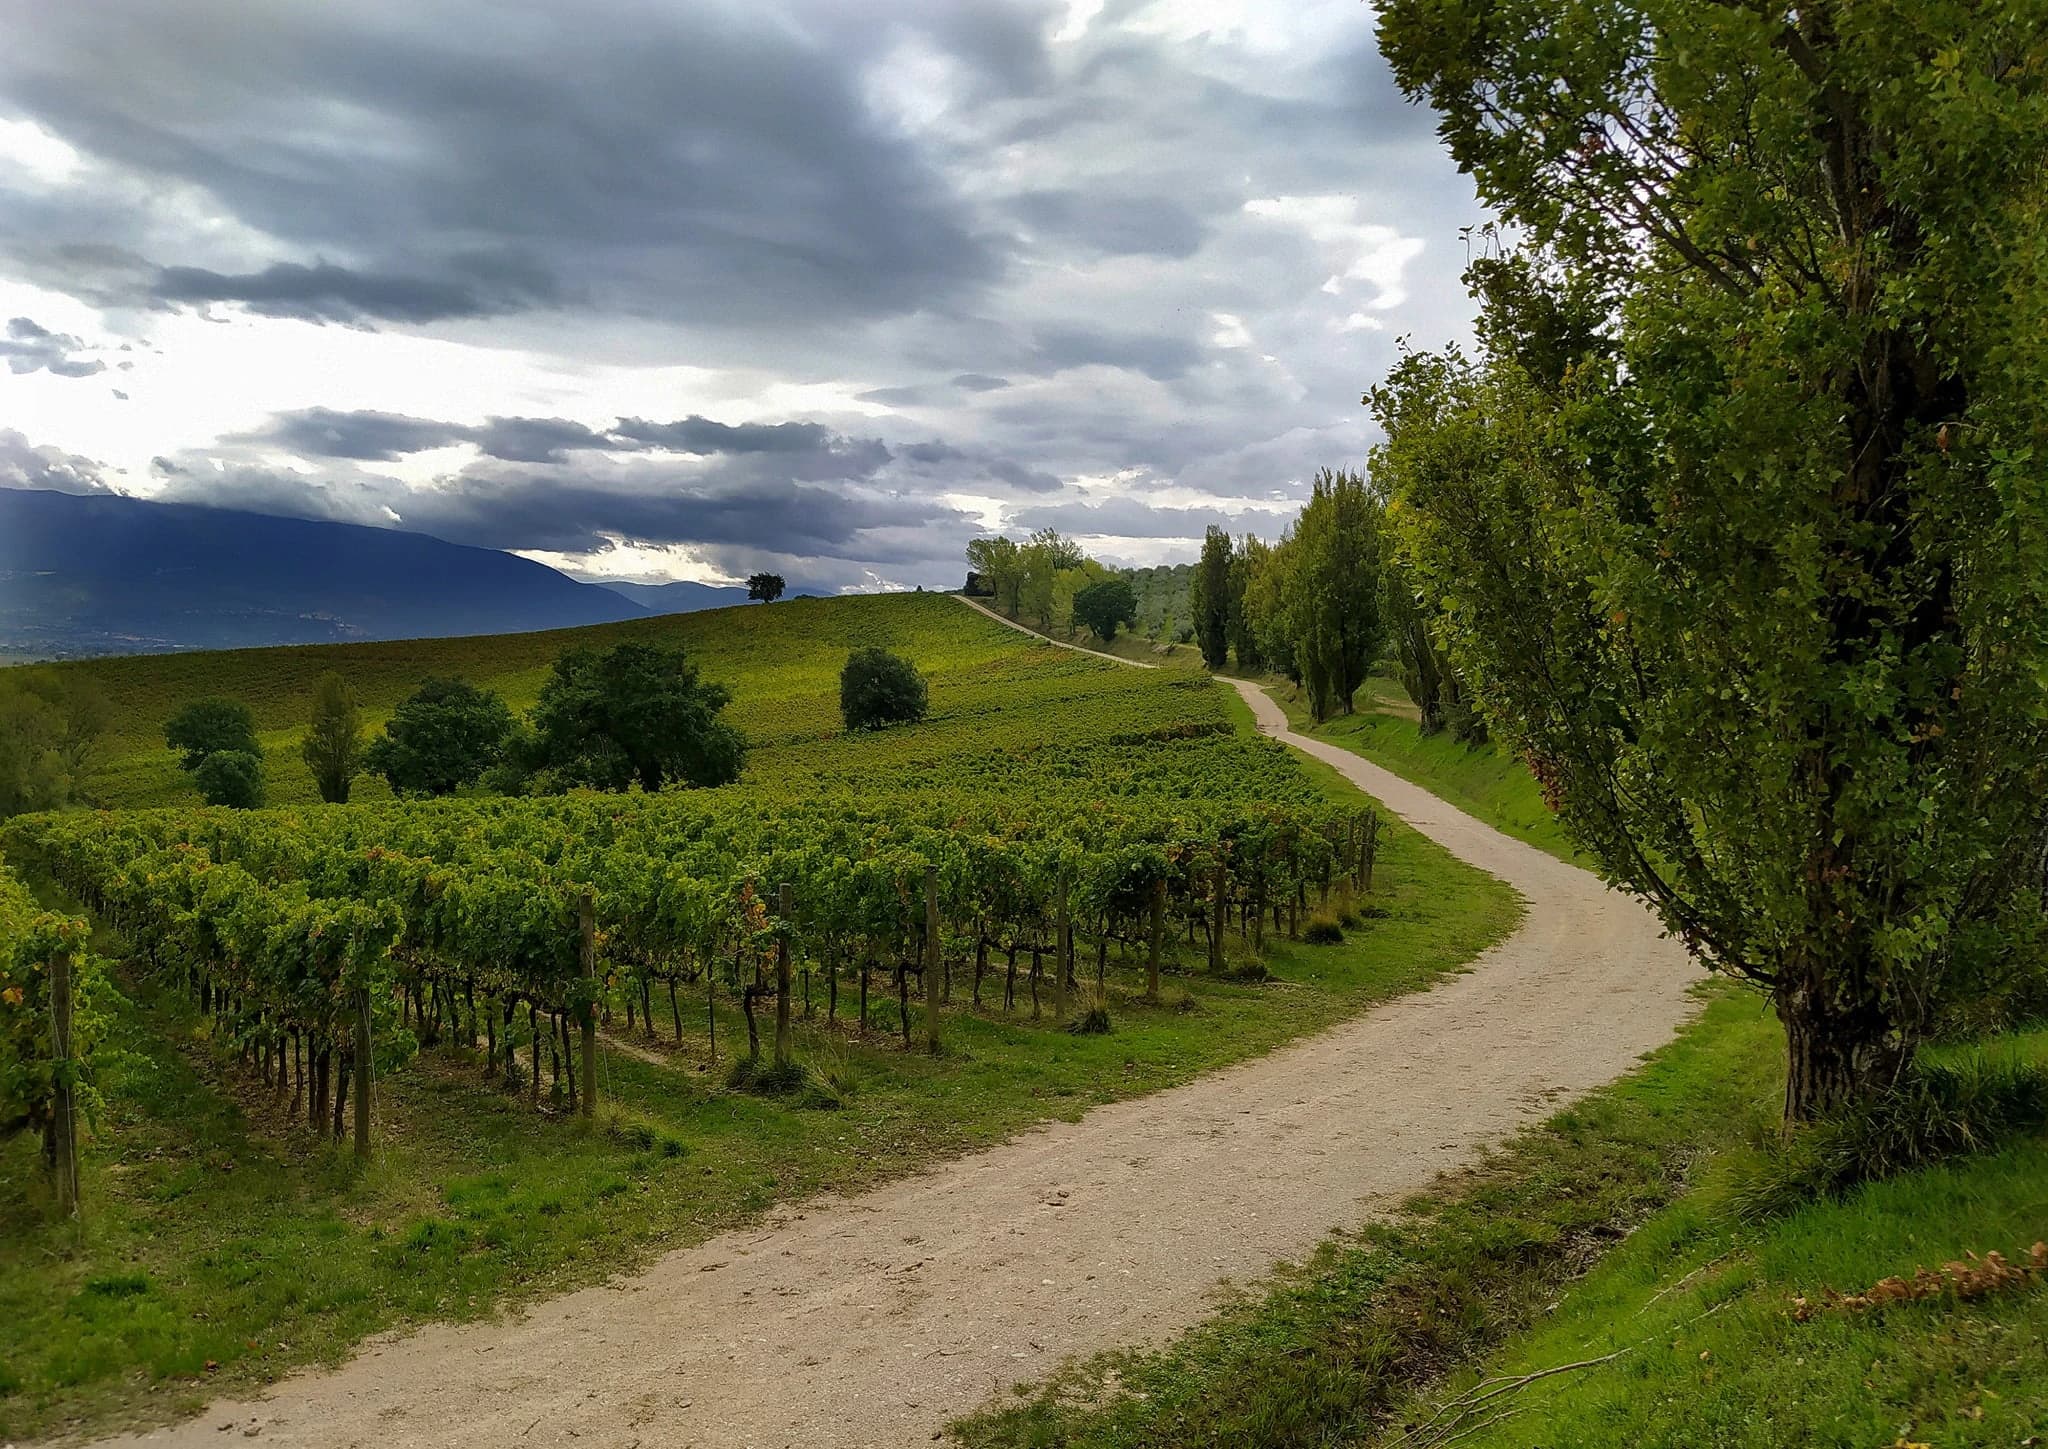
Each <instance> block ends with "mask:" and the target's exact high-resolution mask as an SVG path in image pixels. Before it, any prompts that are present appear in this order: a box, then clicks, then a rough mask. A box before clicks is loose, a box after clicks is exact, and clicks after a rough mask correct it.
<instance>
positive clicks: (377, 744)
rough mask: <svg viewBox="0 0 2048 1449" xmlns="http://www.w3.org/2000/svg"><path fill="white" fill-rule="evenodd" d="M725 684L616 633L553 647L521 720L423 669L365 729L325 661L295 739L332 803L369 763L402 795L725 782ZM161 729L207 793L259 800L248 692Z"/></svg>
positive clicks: (226, 800) (728, 746)
mask: <svg viewBox="0 0 2048 1449" xmlns="http://www.w3.org/2000/svg"><path fill="white" fill-rule="evenodd" d="M729 697H730V696H729V695H728V694H727V692H726V690H725V688H724V686H722V685H719V684H713V683H709V682H707V681H704V680H702V679H700V678H699V677H698V673H697V667H696V666H695V665H694V664H692V663H691V662H690V661H689V659H688V658H687V657H686V656H685V655H684V652H683V651H682V650H681V649H671V648H664V647H662V646H660V645H655V644H641V643H625V644H619V645H615V646H614V647H613V648H611V649H608V650H605V651H603V652H601V653H600V652H598V651H595V650H589V649H578V650H573V651H571V652H570V653H567V654H564V655H563V656H562V657H561V658H560V659H558V660H556V661H555V665H554V669H553V671H552V673H550V675H549V676H548V679H547V682H546V683H545V684H543V685H542V686H541V692H540V699H539V701H538V702H537V703H536V704H535V705H534V707H533V709H532V711H531V712H530V713H529V714H528V716H527V718H526V719H525V720H523V721H522V720H520V719H518V718H517V717H516V716H514V714H513V713H512V710H511V708H510V707H509V706H508V705H507V704H506V703H505V701H504V700H503V699H502V698H500V697H499V696H498V694H497V693H495V692H494V691H492V690H487V689H479V688H478V687H477V686H475V685H473V684H471V683H469V682H468V681H467V680H463V679H429V680H427V681H425V682H424V683H423V684H421V685H420V687H419V688H418V689H416V690H414V691H413V692H412V694H410V695H408V696H407V697H406V698H405V699H404V700H403V701H402V702H401V703H400V704H399V706H398V708H397V709H395V710H394V711H392V715H391V718H390V720H389V721H387V722H386V724H385V726H384V728H383V730H382V731H381V732H380V733H379V734H378V735H377V736H376V737H375V738H374V739H371V740H369V741H368V742H367V743H366V742H365V741H364V739H363V732H362V720H361V711H360V707H359V705H358V703H357V700H356V697H355V692H354V691H353V690H352V689H351V688H350V687H349V685H348V682H347V681H346V680H344V679H343V678H342V677H341V676H340V675H339V674H336V673H334V672H332V671H330V672H329V673H327V674H326V675H324V676H322V677H321V679H320V681H319V683H318V684H317V685H316V686H315V689H314V695H313V715H312V721H311V725H310V727H309V728H308V730H307V732H306V736H305V739H304V741H303V742H302V744H301V752H302V754H303V756H304V758H305V761H306V765H307V768H308V769H310V770H311V771H312V774H313V780H314V784H315V785H316V786H317V787H318V789H319V791H320V798H321V799H322V800H325V801H327V802H329V803H330V804H341V803H346V802H347V800H348V797H349V791H350V788H351V786H352V784H353V782H354V781H355V779H356V778H357V777H358V776H359V775H361V774H363V773H365V772H368V773H371V774H376V775H381V776H383V777H384V779H385V780H386V781H387V782H388V783H389V784H390V786H391V789H392V791H393V793H395V794H398V795H405V796H433V795H450V794H453V793H454V792H456V791H457V790H461V789H464V788H467V787H469V786H473V785H477V784H480V783H482V784H488V785H490V786H491V787H493V788H495V789H497V790H500V791H502V792H503V793H506V794H535V793H540V794H545V793H551V792H554V791H558V790H563V789H568V788H572V787H576V786H585V787H590V788H594V789H600V790H624V789H627V788H629V787H630V786H632V785H635V784H637V785H639V786H640V787H641V788H642V789H643V790H646V791H649V792H652V791H656V790H659V789H661V788H662V786H663V785H665V784H671V783H680V784H684V785H722V784H725V783H727V782H729V781H731V780H735V779H738V778H739V772H740V767H741V765H742V764H743V763H744V761H745V758H746V741H745V739H744V738H743V737H742V736H741V734H740V732H739V731H738V730H737V729H736V728H734V727H733V726H732V725H731V724H729V723H727V722H726V721H724V720H722V719H720V718H719V712H720V711H721V710H722V709H724V707H725V705H726V703H727V701H728V699H729ZM164 740H165V743H166V744H168V745H169V746H170V747H171V748H172V749H173V750H175V751H177V752H178V755H179V763H180V764H181V765H182V766H183V768H185V769H186V770H187V771H189V772H191V774H192V776H193V780H194V783H195V784H196V785H197V786H198V787H199V791H200V795H201V797H202V798H204V799H205V800H206V801H207V802H208V803H209V804H214V805H230V806H238V807H242V808H253V807H256V806H260V805H261V804H262V803H263V799H264V785H263V751H262V746H261V744H260V743H258V741H257V737H256V722H255V718H254V716H253V715H252V713H251V712H250V710H249V707H248V706H247V705H246V704H243V703H241V702H240V701H238V700H232V699H202V700H196V701H194V702H193V703H191V704H189V705H187V706H185V707H184V708H183V709H181V710H180V711H179V712H178V713H177V714H176V715H174V716H173V717H172V718H171V719H170V720H169V721H168V722H167V723H166V724H165V726H164Z"/></svg>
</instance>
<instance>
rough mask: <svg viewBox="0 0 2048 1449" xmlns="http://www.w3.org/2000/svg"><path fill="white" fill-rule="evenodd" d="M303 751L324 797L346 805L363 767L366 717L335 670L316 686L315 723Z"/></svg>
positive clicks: (314, 697) (301, 748) (314, 701)
mask: <svg viewBox="0 0 2048 1449" xmlns="http://www.w3.org/2000/svg"><path fill="white" fill-rule="evenodd" d="M299 752H300V753H301V754H302V755H304V756H305V760H306V768H307V769H309V770H311V771H312V772H313V784H314V786H315V787H316V788H318V790H319V791H320V798H321V799H322V800H325V801H326V802H327V803H328V804H330V805H346V804H347V803H348V789H349V785H350V784H351V783H352V782H353V781H354V780H355V777H356V776H357V774H359V773H360V772H361V770H362V768H363V736H362V718H361V715H360V713H359V712H358V710H357V709H356V694H355V691H354V690H353V689H350V688H349V686H348V681H347V680H345V679H343V678H342V677H341V675H339V674H338V673H336V672H335V671H334V670H332V669H330V670H328V671H327V672H326V673H325V674H323V675H321V676H320V681H319V683H317V684H315V685H314V686H313V724H312V728H310V729H309V730H307V731H306V740H305V743H304V744H303V745H301V746H300V751H299Z"/></svg>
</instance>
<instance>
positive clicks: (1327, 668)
mask: <svg viewBox="0 0 2048 1449" xmlns="http://www.w3.org/2000/svg"><path fill="white" fill-rule="evenodd" d="M1292 547H1293V549H1294V551H1295V559H1294V566H1293V569H1292V571H1291V583H1292V588H1293V595H1294V598H1293V603H1292V613H1293V618H1294V628H1293V634H1294V654H1295V662H1296V663H1297V664H1298V665H1299V667H1300V669H1301V682H1302V685H1303V687H1304V688H1305V689H1307V691H1308V700H1309V712H1310V713H1311V714H1313V715H1314V716H1315V717H1316V719H1318V720H1325V719H1328V718H1329V717H1330V716H1331V715H1333V714H1338V713H1343V714H1349V713H1351V700H1352V696H1353V695H1355V694H1357V693H1358V686H1359V685H1361V684H1363V683H1365V677H1366V675H1367V674H1369V673H1371V672H1372V666H1373V664H1374V662H1375V661H1377V660H1378V659H1379V657H1380V651H1381V650H1382V649H1383V648H1384V647H1385V645H1386V627H1385V623H1384V621H1383V619H1382V617H1381V614H1380V583H1379V572H1380V504H1379V499H1378V498H1377V497H1376V496H1375V495H1374V494H1373V493H1372V492H1371V490H1369V489H1368V488H1367V487H1366V484H1365V480H1364V479H1363V478H1361V477H1360V476H1359V475H1358V474H1356V473H1333V472H1331V471H1330V470H1329V469H1328V468H1325V469H1323V470H1322V471H1321V472H1320V473H1318V474H1317V475H1316V480H1315V486H1314V491H1313V492H1312V493H1311V494H1310V496H1309V501H1308V503H1307V505H1306V506H1305V507H1303V509H1302V510H1301V517H1300V519H1299V520H1298V521H1297V522H1296V523H1295V526H1294V537H1293V543H1292Z"/></svg>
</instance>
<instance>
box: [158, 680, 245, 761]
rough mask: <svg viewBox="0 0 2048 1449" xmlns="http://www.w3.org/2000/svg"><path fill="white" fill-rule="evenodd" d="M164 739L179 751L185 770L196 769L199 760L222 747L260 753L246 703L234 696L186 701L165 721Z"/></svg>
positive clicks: (227, 749)
mask: <svg viewBox="0 0 2048 1449" xmlns="http://www.w3.org/2000/svg"><path fill="white" fill-rule="evenodd" d="M164 743H165V744H167V745H169V746H170V747H171V748H172V749H173V750H176V751H177V752H178V756H179V763H180V765H181V766H182V767H183V768H185V769H186V770H197V769H198V768H199V764H200V761H202V760H204V759H205V758H206V757H207V756H208V755H214V754H219V753H220V752H222V751H223V750H226V751H231V752H234V753H237V754H246V755H260V754H262V753H263V747H262V746H261V745H260V744H258V743H257V742H256V720H255V717H254V716H253V715H251V714H250V712H249V706H248V705H246V704H243V703H241V702H240V701H239V700H233V699H221V698H213V699H198V700H194V701H193V702H192V703H190V704H188V705H186V706H185V707H184V708H183V709H181V710H179V711H178V712H177V713H176V714H174V715H172V716H171V717H170V719H168V720H166V721H165V722H164Z"/></svg>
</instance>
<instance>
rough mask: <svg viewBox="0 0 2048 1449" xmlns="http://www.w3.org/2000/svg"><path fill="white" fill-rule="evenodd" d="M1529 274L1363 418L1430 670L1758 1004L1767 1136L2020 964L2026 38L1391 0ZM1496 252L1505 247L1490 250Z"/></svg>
mask: <svg viewBox="0 0 2048 1449" xmlns="http://www.w3.org/2000/svg"><path fill="white" fill-rule="evenodd" d="M1379 13H1380V22H1379V23H1380V40H1381V45H1382V47H1383V49H1384V50H1385V51H1386V53H1387V56H1388V58H1389V59H1390V61H1391V62H1392V64H1393V69H1394V74H1395V76H1396V77H1397V79H1398V80H1399V82H1400V84H1401V85H1402V87H1403V88H1404V89H1405V90H1406V91H1407V92H1408V93H1409V94H1410V95H1411V96H1418V97H1426V98H1427V99H1428V100H1429V101H1430V102H1431V104H1433V105H1434V106H1435V107H1436V109H1437V111H1438V112H1439V114H1440V117H1441V122H1440V130H1441V133H1442V135H1443V136H1444V138H1445V139H1446V140H1447V141H1448V143H1449V144H1450V147H1451V150H1452V153H1453V155H1454V156H1455V157H1456V159H1457V161H1458V162H1459V164H1460V166H1461V167H1463V168H1464V169H1466V170H1468V171H1470V172H1471V173H1472V174H1473V175H1474V176H1475V177H1476V178H1477V181H1478V186H1479V191H1480V194H1481V196H1482V197H1483V199H1484V200H1485V201H1486V202H1487V203H1488V204H1489V205H1490V206H1492V207H1493V208H1495V209H1496V211H1497V212H1498V213H1499V214H1500V216H1501V218H1502V220H1503V222H1504V223H1505V224H1506V225H1507V226H1508V227H1511V228H1512V229H1513V231H1512V235H1513V236H1515V237H1517V238H1525V239H1526V243H1525V245H1524V247H1523V249H1522V250H1518V251H1517V250H1504V251H1503V250H1498V249H1497V250H1496V251H1495V252H1494V253H1493V254H1491V255H1488V256H1485V257H1483V258H1482V259H1481V260H1480V261H1479V262H1477V263H1475V264H1474V266H1473V268H1472V270H1471V273H1470V280H1471V281H1472V283H1473V284H1474V287H1475V290H1476V291H1477V292H1478V293H1479V295H1480V299H1481V302H1482V316H1481V320H1480V324H1479V329H1478V331H1479V336H1480V339H1481V343H1482V346H1483V355H1482V357H1481V358H1480V359H1479V360H1478V361H1477V362H1470V361H1467V360H1466V359H1465V358H1463V357H1461V356H1459V355H1458V354H1456V353H1450V354H1445V355H1440V356H1433V357H1432V356H1422V357H1414V358H1411V359H1410V360H1408V361H1407V362H1406V363H1405V364H1403V365H1402V366H1401V367H1400V368H1399V369H1397V371H1396V372H1395V374H1394V376H1393V378H1392V379H1391V381H1389V382H1388V383H1387V385H1386V386H1384V387H1383V388H1381V389H1379V390H1378V391H1376V392H1375V393H1374V394H1373V395H1372V397H1371V399H1370V401H1371V403H1372V406H1373V408H1374V411H1375V413H1376V414H1377V416H1378V418H1379V420H1380V422H1381V423H1382V425H1383V426H1384V427H1385V429H1386V432H1387V437H1388V441H1387V442H1386V444H1385V445H1384V447H1383V448H1382V449H1381V450H1380V452H1379V454H1378V455H1377V457H1376V458H1375V460H1374V462H1375V473H1376V480H1377V481H1378V482H1379V483H1380V484H1381V485H1382V486H1384V487H1385V488H1386V489H1387V490H1388V493H1389V495H1390V497H1391V499H1392V502H1391V505H1390V511H1391V515H1392V518H1393V521H1394V525H1395V526H1396V527H1397V528H1398V530H1399V532H1400V535H1401V541H1402V546H1403V551H1404V553H1405V554H1406V556H1407V558H1408V560H1409V561H1410V562H1411V563H1412V564H1413V566H1414V568H1415V570H1416V577H1417V582H1418V584H1419V586H1420V588H1421V591H1422V593H1423V594H1424V596H1425V597H1426V598H1427V600H1428V602H1429V603H1430V605H1431V606H1432V607H1434V608H1437V609H1440V610H1441V611H1442V621H1441V631H1442V632H1441V636H1440V637H1442V638H1443V639H1444V641H1445V642H1446V643H1447V645H1448V649H1449V654H1450V659H1451V664H1452V665H1453V667H1454V669H1455V671H1456V673H1457V675H1458V676H1459V677H1460V678H1461V679H1463V680H1464V681H1466V682H1467V683H1469V685H1470V687H1471V688H1472V690H1473V691H1474V692H1475V694H1476V696H1477V698H1478V700H1479V701H1480V703H1481V705H1482V707H1483V709H1484V711H1485V714H1486V716H1487V718H1488V721H1489V722H1490V724H1491V725H1492V727H1493V730H1494V733H1495V734H1496V736H1497V737H1499V738H1500V739H1502V740H1503V741H1504V742H1505V743H1506V744H1507V745H1509V746H1510V747H1511V748H1512V749H1514V750H1515V751H1516V752H1517V753H1519V754H1521V755H1522V756H1523V757H1524V758H1526V759H1527V760H1528V761H1529V763H1530V764H1531V766H1532V767H1533V768H1534V770H1535V772H1536V774H1537V777H1538V778H1539V780H1540V781H1541V782H1542V784H1543V788H1544V790H1545V792H1546V794H1547V796H1548V797H1549V799H1550V801H1551V803H1552V805H1553V806H1554V808H1555V809H1556V810H1557V812H1558V814H1559V816H1560V818H1561V819H1562V821H1563V823H1564V824H1565V826H1566V828H1567V829H1568V830H1569V831H1570V833H1571V835H1572V837H1573V838H1574V839H1575V840H1576V841H1577V842H1578V844H1580V845H1581V846H1582V847H1584V848H1585V849H1586V850H1587V851H1588V852H1589V853H1590V854H1591V855H1592V856H1593V858H1594V859H1596V860H1597V861H1598V862H1599V864H1600V865H1601V867H1602V869H1603V872H1604V873H1605V874H1606V875H1607V877H1608V878H1609V879H1610V880H1613V881H1615V882H1617V883H1619V884H1621V885H1623V886H1625V887H1626V888H1628V889H1629V890H1631V891H1634V892H1635V893H1637V894H1638V895H1640V896H1642V897H1643V898H1645V899H1646V900H1647V901H1649V902H1650V903H1651V904H1652V905H1653V906H1654V907H1655V908H1656V909H1657V911H1658V912H1659V913H1660V914H1661V915H1662V917H1663V919H1664V920H1665V921H1666V922H1667V923H1668V924H1669V926H1670V928H1671V929H1672V931H1673V932H1675V933H1676V934H1677V935H1679V936H1680V937H1681V938H1682V939H1683V940H1684V941H1685V942H1686V944H1687V945H1688V946H1689V947H1690V948H1691V949H1692V950H1694V951H1695V952H1697V953H1699V954H1700V955H1702V956H1704V957H1705V958H1706V959H1707V961H1708V962H1709V963H1711V964H1712V965H1714V966H1715V967H1717V968H1719V969H1721V970H1724V971H1727V972H1730V973H1732V974H1734V975H1736V976H1739V977H1742V978H1745V979H1747V980H1749V981H1752V982H1754V983H1756V984H1758V985H1759V986H1761V987H1763V988H1764V989H1766V990H1767V991H1769V992H1770V994H1771V997H1772V1000H1773V1001H1774V1003H1775V1004H1776V1007H1777V1012H1778V1016H1779V1018H1780V1020H1781V1021H1782V1022H1783V1024H1784V1029H1785V1039H1786V1048H1787V1066H1788V1070H1787V1075H1786V1089H1785V1102H1784V1112H1785V1117H1786V1119H1787V1120H1788V1121H1789V1122H1795V1123H1796V1122H1801V1121H1805V1120H1808V1119H1811V1118H1814V1117H1816V1116H1821V1115H1829V1114H1833V1113H1836V1112H1839V1111H1843V1110H1853V1109H1855V1108H1858V1107H1860V1106H1862V1105H1865V1104H1867V1103H1869V1102H1870V1101H1871V1100H1872V1099H1873V1098H1875V1097H1877V1096H1879V1095H1880V1094H1883V1093H1885V1092H1886V1091H1888V1090H1889V1089H1891V1088H1893V1087H1894V1086H1896V1085H1897V1084H1899V1082H1900V1081H1901V1078H1902V1077H1903V1076H1904V1075H1905V1074H1906V1073H1908V1072H1909V1071H1910V1070H1911V1069H1912V1067H1913V1061H1914V1053H1915V1050H1916V1048H1917V1047H1918V1046H1919V1044H1920V1043H1921V1042H1923V1041H1924V1040H1926V1039H1927V1038H1928V1037H1929V1036H1930V1035H1931V1034H1932V1033H1934V1032H1935V1031H1937V1030H1938V1029H1939V1028H1940V1027H1941V1026H1942V1025H1943V1023H1944V1022H1945V1021H1946V1020H1949V1019H1952V1018H1951V1013H1953V1012H1954V1011H1955V1010H1956V1009H1957V1008H1958V1007H1959V1006H1967V1005H1969V1004H1970V1003H1971V1002H1973V1001H1976V1000H1981V999H1982V998H1983V996H1984V994H1985V993H1987V992H1989V991H1993V990H1996V989H1998V984H1999V982H2000V981H2001V979H2012V978H2015V977H2016V976H2017V975H2018V974H2019V973H2022V972H2026V971H2030V970H2031V971H2038V970H2039V969H2040V968H2039V965H2038V962H2037V961H2030V960H2029V959H2028V957H2027V954H2026V953H2027V952H2028V951H2029V949H2030V948H2031V946H2032V943H2034V942H2036V941H2038V940H2039V939H2040V930H2041V927H2042V891H2041V864H2040V862H2041V849H2042V844H2043V839H2042V828H2043V821H2042V814H2041V802H2042V800H2043V799H2044V798H2048V629H2044V627H2043V621H2044V620H2048V491H2044V490H2043V488H2042V486H2041V477H2042V467H2043V461H2042V460H2043V459H2044V458H2048V412H2044V410H2043V409H2042V407H2041V398H2042V396H2043V395H2044V394H2048V240H2044V238H2048V211H2044V194H2043V191H2042V189H2041V177H2042V175H2043V174H2044V172H2043V164H2044V161H2048V87H2044V85H2043V83H2042V73H2043V70H2042V68H2043V63H2044V61H2048V50H2044V45H2043V39H2042V33H2041V31H2040V29H2039V22H2038V18H2037V16H2036V15H2035V12H2034V11H2033V9H2031V8H2030V7H2026V6H2006V7H2001V6H1976V5H1963V4H1949V3H1915V4H1907V3H1902V0H1894V3H1876V4H1849V3H1846V0H1802V3H1800V4H1798V5H1796V6H1794V5H1783V4H1773V5H1763V4H1740V5H1738V4H1728V3H1723V4H1701V3H1699V0H1615V3H1609V4H1602V5H1568V4H1564V3H1560V0H1383V3H1382V5H1381V6H1380V12H1379ZM1496 245H1497V248H1498V247H1504V246H1505V245H1507V244H1506V243H1502V242H1498V241H1497V243H1496Z"/></svg>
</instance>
